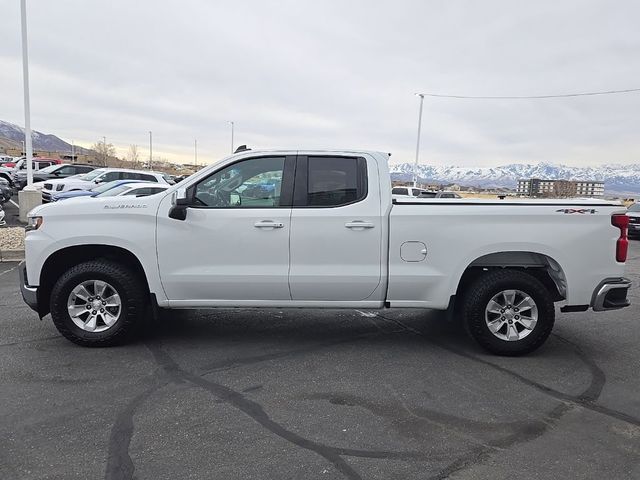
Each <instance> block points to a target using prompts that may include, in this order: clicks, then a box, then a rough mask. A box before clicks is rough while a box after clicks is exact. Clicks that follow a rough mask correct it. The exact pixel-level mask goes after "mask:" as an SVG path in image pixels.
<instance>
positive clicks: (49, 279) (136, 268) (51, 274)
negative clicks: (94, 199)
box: [38, 245, 149, 316]
mask: <svg viewBox="0 0 640 480" xmlns="http://www.w3.org/2000/svg"><path fill="white" fill-rule="evenodd" d="M102 258H104V259H108V260H111V261H114V262H117V263H119V264H121V265H124V266H126V267H128V268H129V269H130V270H131V271H133V272H134V273H135V275H136V276H137V277H138V279H139V280H140V281H141V282H142V284H143V288H144V289H145V291H146V293H148V292H149V283H148V280H147V276H146V275H145V273H144V269H143V268H142V264H141V263H140V260H138V257H136V256H135V255H134V254H133V253H131V252H130V251H129V250H127V249H125V248H122V247H115V246H113V245H77V246H73V247H67V248H63V249H61V250H58V251H57V252H54V253H52V254H51V255H50V256H49V258H47V260H46V261H45V262H44V264H43V266H42V270H41V271H40V284H39V286H38V309H39V311H40V315H41V316H44V315H46V314H47V313H49V311H50V297H51V291H52V290H53V286H54V285H55V283H56V282H57V281H58V279H59V278H60V277H61V276H62V275H63V274H64V272H66V271H67V270H69V269H70V268H71V267H73V266H74V265H78V264H80V263H83V262H86V261H88V260H98V259H102Z"/></svg>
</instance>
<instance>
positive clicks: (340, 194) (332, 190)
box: [294, 156, 367, 207]
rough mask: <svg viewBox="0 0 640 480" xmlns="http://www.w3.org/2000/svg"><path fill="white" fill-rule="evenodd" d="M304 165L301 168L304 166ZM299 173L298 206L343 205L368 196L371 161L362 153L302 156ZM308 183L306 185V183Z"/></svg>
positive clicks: (296, 196) (297, 186) (297, 182)
mask: <svg viewBox="0 0 640 480" xmlns="http://www.w3.org/2000/svg"><path fill="white" fill-rule="evenodd" d="M300 167H301V168H300ZM297 168H300V172H304V171H305V170H306V172H307V174H306V182H304V178H302V177H303V176H304V174H303V173H302V175H300V174H298V173H296V177H297V178H296V186H295V188H296V192H295V193H294V197H295V200H294V201H295V205H296V206H307V207H339V206H342V205H349V204H351V203H356V202H359V201H361V200H363V199H364V198H365V197H366V196H367V165H366V162H365V160H364V158H359V157H324V156H323V157H320V156H318V157H316V156H310V157H302V158H300V159H299V161H298V167H297ZM305 183H306V185H305Z"/></svg>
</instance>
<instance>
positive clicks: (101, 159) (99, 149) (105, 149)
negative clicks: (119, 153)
mask: <svg viewBox="0 0 640 480" xmlns="http://www.w3.org/2000/svg"><path fill="white" fill-rule="evenodd" d="M91 148H92V150H93V151H95V152H96V160H97V162H98V164H99V165H100V166H102V167H106V166H107V162H108V160H109V158H112V157H115V156H116V147H114V146H113V143H104V142H96V143H95V144H94V145H93V147H91Z"/></svg>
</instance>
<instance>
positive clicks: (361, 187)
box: [293, 155, 369, 208]
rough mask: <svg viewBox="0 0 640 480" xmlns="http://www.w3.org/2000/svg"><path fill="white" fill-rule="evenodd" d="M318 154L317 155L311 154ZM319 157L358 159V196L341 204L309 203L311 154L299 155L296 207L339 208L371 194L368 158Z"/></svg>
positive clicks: (364, 198)
mask: <svg viewBox="0 0 640 480" xmlns="http://www.w3.org/2000/svg"><path fill="white" fill-rule="evenodd" d="M311 156H312V157H313V156H316V155H311ZM317 156H318V157H334V158H345V159H346V158H349V159H356V161H357V174H358V178H357V183H356V184H357V187H358V198H357V199H356V200H354V201H352V202H347V203H341V204H339V205H308V200H307V192H308V187H309V183H308V182H309V155H298V157H297V161H296V170H295V184H294V189H293V207H294V208H339V207H345V206H347V205H353V204H355V203H360V202H363V201H365V200H366V199H367V197H368V196H369V182H368V173H367V160H366V159H365V158H364V157H349V156H345V155H317Z"/></svg>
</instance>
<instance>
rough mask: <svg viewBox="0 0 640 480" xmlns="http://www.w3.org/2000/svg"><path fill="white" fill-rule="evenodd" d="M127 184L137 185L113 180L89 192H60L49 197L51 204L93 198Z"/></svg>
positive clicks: (127, 181) (133, 181)
mask: <svg viewBox="0 0 640 480" xmlns="http://www.w3.org/2000/svg"><path fill="white" fill-rule="evenodd" d="M127 183H138V180H113V181H112V182H107V183H101V184H100V185H97V186H95V187H93V188H92V189H91V190H71V191H69V192H61V193H54V194H53V195H52V196H51V201H52V202H59V201H62V200H68V199H70V198H79V197H95V196H97V195H100V194H101V193H104V192H106V191H107V190H110V189H112V188H115V187H119V186H120V185H124V184H127Z"/></svg>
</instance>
